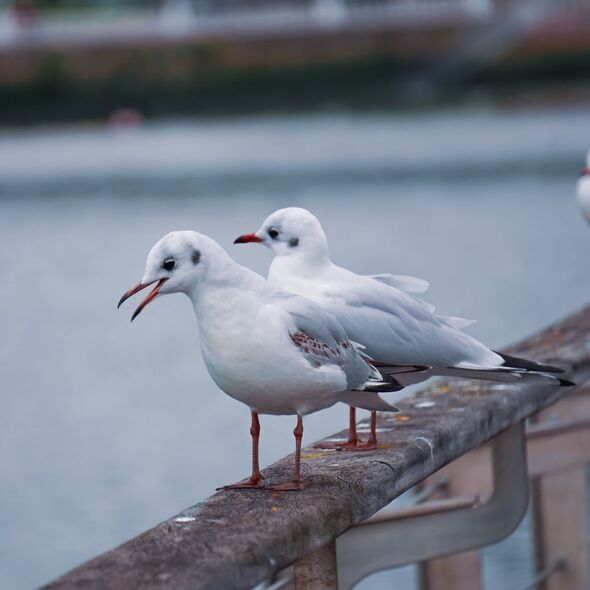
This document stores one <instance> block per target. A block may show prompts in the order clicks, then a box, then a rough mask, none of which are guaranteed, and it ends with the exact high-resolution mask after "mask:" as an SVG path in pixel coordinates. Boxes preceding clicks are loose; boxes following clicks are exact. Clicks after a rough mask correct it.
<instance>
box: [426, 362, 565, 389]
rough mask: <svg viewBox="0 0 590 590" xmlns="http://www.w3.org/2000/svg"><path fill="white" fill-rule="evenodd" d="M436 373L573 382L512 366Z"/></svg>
mask: <svg viewBox="0 0 590 590" xmlns="http://www.w3.org/2000/svg"><path fill="white" fill-rule="evenodd" d="M436 374H437V375H440V376H446V377H462V378H466V379H481V380H484V381H499V382H502V383H518V382H526V383H532V382H537V383H544V384H546V385H560V386H567V387H569V386H572V385H575V383H572V382H571V381H568V380H567V379H562V378H560V377H556V376H555V375H552V374H549V373H546V372H536V371H529V370H527V369H519V368H512V367H490V368H487V367H481V368H478V367H470V368H466V367H447V368H445V369H437V370H436Z"/></svg>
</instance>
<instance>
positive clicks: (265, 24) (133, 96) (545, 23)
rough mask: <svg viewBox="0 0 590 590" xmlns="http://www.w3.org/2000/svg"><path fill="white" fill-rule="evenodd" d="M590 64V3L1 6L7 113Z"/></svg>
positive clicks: (498, 76)
mask: <svg viewBox="0 0 590 590" xmlns="http://www.w3.org/2000/svg"><path fill="white" fill-rule="evenodd" d="M588 65H590V7H589V5H588V3H587V2H586V1H584V0H553V1H550V0H283V1H281V2H274V1H270V0H160V1H155V0H152V1H148V2H138V1H126V2H100V3H98V2H78V3H76V4H74V3H72V2H59V1H53V2H47V1H46V2H37V3H35V2H32V1H28V0H27V1H24V0H20V1H18V2H13V3H9V4H5V8H4V9H3V10H2V11H1V12H0V105H2V106H0V120H3V121H5V122H14V121H27V120H35V119H38V118H45V119H46V118H49V119H56V118H57V119H61V118H80V117H90V118H93V117H104V116H105V115H106V114H108V113H109V112H111V111H112V110H113V109H115V108H118V107H121V106H127V105H132V106H134V107H137V108H139V109H141V110H142V111H144V112H146V113H147V114H148V115H161V114H167V113H171V112H174V113H178V112H201V111H203V110H216V109H222V110H227V109H229V110H235V109H238V110H239V109H242V108H246V109H250V108H255V107H256V105H257V104H261V105H262V107H263V108H269V106H270V107H272V106H273V105H274V104H275V103H276V104H277V105H283V106H287V107H292V106H295V107H299V106H305V105H307V104H309V103H314V102H317V101H322V100H325V99H326V98H328V99H330V98H334V96H337V97H339V98H342V97H344V96H346V95H347V94H348V93H349V92H351V93H352V95H353V99H354V100H361V101H368V100H369V99H371V98H372V99H373V100H377V101H378V102H379V101H384V102H386V103H389V102H391V101H395V100H399V99H400V98H401V97H403V96H404V93H403V92H402V91H401V90H402V89H403V88H404V87H405V86H407V84H406V83H407V82H408V80H409V81H410V83H411V84H410V86H412V85H414V86H415V83H416V81H418V87H423V86H424V82H426V83H427V85H429V86H430V88H431V90H432V89H435V90H437V91H439V90H441V89H447V88H450V87H452V86H453V85H456V84H457V83H460V84H464V83H472V82H474V81H477V82H478V83H480V82H486V81H488V82H493V83H500V82H506V81H511V80H512V81H514V80H522V79H555V78H559V79H565V78H568V77H575V78H584V77H585V76H586V72H587V71H588ZM359 84H362V85H364V86H363V88H364V89H365V92H359ZM392 88H395V90H392ZM398 90H399V92H398ZM369 94H370V96H369ZM422 94H423V95H426V94H428V95H429V96H430V95H431V94H432V92H431V91H430V92H428V93H422Z"/></svg>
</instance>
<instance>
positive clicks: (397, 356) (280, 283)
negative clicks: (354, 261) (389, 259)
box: [234, 181, 590, 450]
mask: <svg viewBox="0 0 590 590" xmlns="http://www.w3.org/2000/svg"><path fill="white" fill-rule="evenodd" d="M589 182H590V181H589ZM234 243H236V244H243V243H260V244H264V245H265V246H267V247H269V248H270V249H271V250H272V251H273V253H274V259H273V261H272V263H271V265H270V269H269V272H268V281H269V283H270V284H271V285H273V286H274V287H275V288H277V289H281V290H285V291H289V292H291V293H296V294H298V295H301V296H303V297H306V298H308V299H310V300H311V301H313V302H315V303H317V304H318V305H320V306H321V307H322V308H323V309H325V310H327V311H329V312H330V313H331V314H332V315H333V316H334V317H335V318H336V319H337V320H338V321H339V322H340V324H341V325H342V327H343V328H344V330H345V331H346V333H347V335H348V337H349V338H350V339H351V340H352V341H354V342H357V343H358V344H360V345H361V346H363V347H364V348H363V351H364V353H366V354H367V355H368V357H369V358H370V359H371V358H372V359H378V360H379V361H380V362H385V363H391V364H392V365H393V364H399V365H415V366H418V365H420V366H424V367H428V369H429V370H423V371H416V372H413V373H410V372H404V373H403V374H402V375H397V376H396V375H393V376H394V377H395V378H396V380H397V381H398V382H400V383H402V384H403V385H408V384H410V383H417V382H419V381H423V380H425V379H428V378H429V377H432V376H438V375H444V376H452V377H470V378H477V379H487V380H492V381H508V382H512V381H519V380H525V379H526V380H533V379H534V380H540V381H545V382H547V383H552V384H555V385H559V384H563V385H567V384H570V383H569V382H567V381H565V380H561V379H559V378H557V377H554V376H553V375H552V374H551V373H562V372H563V371H562V370H561V369H559V368H556V367H551V366H547V365H541V364H537V363H534V362H531V361H527V360H524V359H519V358H516V357H512V356H509V355H505V354H501V353H498V352H495V351H493V350H491V349H490V348H488V347H487V346H485V345H484V344H482V343H481V342H479V341H478V340H476V339H475V338H473V337H472V336H469V335H468V334H466V333H465V332H463V331H462V328H464V327H466V326H468V325H469V324H471V323H472V322H471V321H470V320H465V319H463V318H458V317H449V316H442V315H437V314H435V309H434V307H433V306H432V305H431V304H429V303H427V302H426V301H424V300H422V299H420V298H418V297H417V296H416V295H417V294H419V293H422V292H424V291H425V290H426V289H427V288H428V283H427V282H426V281H424V280H422V279H416V278H413V277H408V276H404V275H391V274H377V275H359V274H356V273H354V272H351V271H350V270H347V269H345V268H342V267H340V266H337V265H336V264H334V263H333V262H332V261H331V260H330V256H329V252H328V241H327V238H326V234H325V232H324V230H323V228H322V226H321V224H320V222H319V220H318V219H317V218H316V217H315V216H314V215H313V214H312V213H310V212H309V211H307V210H306V209H301V208H298V207H288V208H285V209H279V210H278V211H275V212H274V213H272V214H271V215H270V216H269V217H268V218H267V219H266V220H265V221H264V223H263V224H262V226H261V227H260V229H259V230H258V231H257V232H255V233H249V234H243V235H241V236H239V237H238V238H236V239H235V241H234ZM375 364H376V365H378V364H379V363H375ZM349 422H350V426H349V437H348V440H347V441H346V442H345V443H344V444H338V443H336V445H337V446H339V447H340V448H343V449H347V450H356V449H357V448H358V446H359V441H358V436H357V434H356V415H355V411H354V408H352V407H351V410H350V416H349ZM328 444H330V443H328ZM376 445H377V434H376V415H375V412H372V414H371V434H370V437H369V441H368V442H367V443H366V444H365V445H364V448H365V449H370V448H375V447H376Z"/></svg>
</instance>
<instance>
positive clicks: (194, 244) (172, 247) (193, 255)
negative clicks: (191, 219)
mask: <svg viewBox="0 0 590 590" xmlns="http://www.w3.org/2000/svg"><path fill="white" fill-rule="evenodd" d="M223 259H229V256H227V254H226V253H225V251H224V250H223V249H222V248H221V246H219V245H218V244H217V243H216V242H214V241H213V240H212V239H211V238H209V237H207V236H205V235H203V234H199V233H197V232H194V231H175V232H171V233H169V234H167V235H165V236H164V237H163V238H162V239H160V240H159V241H158V242H156V244H155V245H154V246H153V247H152V249H151V250H150V252H149V254H148V257H147V260H146V263H145V271H144V273H143V277H142V279H141V281H140V282H139V283H136V284H135V285H134V286H133V287H131V289H129V290H128V291H126V292H125V293H124V294H123V296H122V297H121V299H120V300H119V303H118V305H117V308H119V307H120V306H121V305H122V303H123V302H124V301H126V300H127V299H129V297H131V296H132V295H135V294H136V293H138V292H139V291H141V290H143V289H145V288H147V287H149V286H150V285H154V287H153V289H152V290H151V291H150V293H149V294H148V296H147V297H146V298H145V299H144V300H143V301H142V302H141V303H140V305H139V306H138V307H137V309H136V310H135V312H134V313H133V316H132V317H131V321H133V320H134V319H135V318H136V317H137V316H138V315H139V314H140V313H141V311H142V310H143V309H144V308H145V307H146V306H147V305H148V304H149V303H150V302H151V301H153V300H154V299H155V298H156V297H158V296H159V295H166V294H168V293H185V294H187V295H189V296H191V295H192V294H193V293H194V292H195V291H196V290H197V289H198V287H199V284H200V283H202V282H203V281H204V280H205V279H206V278H207V276H208V274H209V271H210V268H211V266H214V267H215V261H216V260H217V261H218V262H220V261H221V260H223ZM217 266H220V265H217Z"/></svg>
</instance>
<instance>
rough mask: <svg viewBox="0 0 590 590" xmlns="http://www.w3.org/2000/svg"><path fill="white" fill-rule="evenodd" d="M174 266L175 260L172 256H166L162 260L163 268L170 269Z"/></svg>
mask: <svg viewBox="0 0 590 590" xmlns="http://www.w3.org/2000/svg"><path fill="white" fill-rule="evenodd" d="M175 266H176V260H174V258H167V259H166V260H164V262H162V268H163V269H164V270H168V271H170V270H172V269H173V268H174V267H175Z"/></svg>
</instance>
